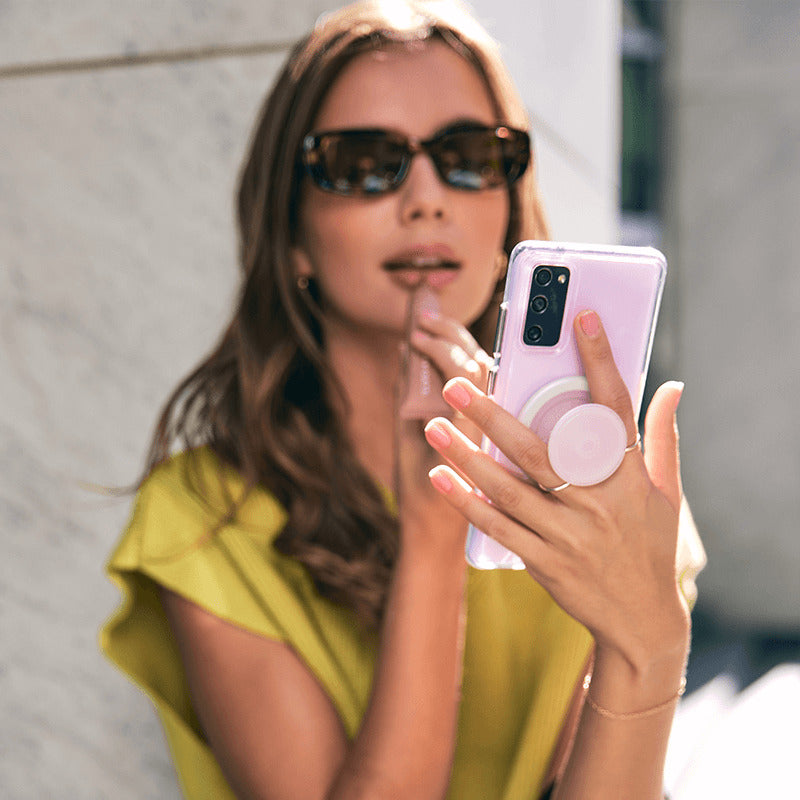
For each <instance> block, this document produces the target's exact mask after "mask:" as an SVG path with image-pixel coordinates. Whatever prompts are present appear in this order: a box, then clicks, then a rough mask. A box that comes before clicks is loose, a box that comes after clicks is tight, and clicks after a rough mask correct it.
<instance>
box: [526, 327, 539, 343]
mask: <svg viewBox="0 0 800 800" xmlns="http://www.w3.org/2000/svg"><path fill="white" fill-rule="evenodd" d="M525 335H526V336H527V338H528V341H529V342H538V341H539V339H541V338H542V329H541V328H540V327H539V326H538V325H531V326H530V327H529V328H528V329H527V330H526V331H525Z"/></svg>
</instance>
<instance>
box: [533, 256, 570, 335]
mask: <svg viewBox="0 0 800 800" xmlns="http://www.w3.org/2000/svg"><path fill="white" fill-rule="evenodd" d="M568 287H569V267H566V266H564V265H562V264H537V265H536V266H535V267H534V270H533V275H532V277H531V283H530V291H529V293H528V309H527V312H526V315H525V325H524V326H523V328H522V341H523V342H524V343H525V344H528V345H532V346H535V347H552V346H553V345H555V344H556V343H557V342H558V340H559V338H560V336H561V323H562V321H563V318H564V309H565V308H566V302H567V289H568Z"/></svg>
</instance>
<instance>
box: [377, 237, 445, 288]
mask: <svg viewBox="0 0 800 800" xmlns="http://www.w3.org/2000/svg"><path fill="white" fill-rule="evenodd" d="M383 268H384V269H385V270H386V271H387V272H388V273H389V275H390V276H391V278H392V280H393V281H395V283H398V284H400V285H401V286H403V287H404V288H408V289H413V288H415V287H417V286H419V285H420V284H421V283H422V282H423V281H427V283H428V285H429V286H430V287H431V288H433V289H439V288H441V287H442V286H445V285H447V284H448V283H450V282H451V281H453V280H455V278H456V275H457V274H458V271H459V269H461V264H460V262H459V261H457V260H456V258H455V256H454V254H453V252H452V251H451V250H450V248H448V247H444V246H439V245H435V246H429V247H419V248H414V249H412V250H408V251H405V252H402V253H398V254H397V255H395V256H392V257H391V258H389V259H387V260H386V261H384V262H383Z"/></svg>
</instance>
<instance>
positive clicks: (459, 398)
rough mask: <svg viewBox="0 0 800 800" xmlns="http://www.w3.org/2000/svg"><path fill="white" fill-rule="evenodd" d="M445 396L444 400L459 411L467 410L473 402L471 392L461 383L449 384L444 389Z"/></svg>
mask: <svg viewBox="0 0 800 800" xmlns="http://www.w3.org/2000/svg"><path fill="white" fill-rule="evenodd" d="M443 394H444V399H445V400H447V402H448V403H450V405H451V406H453V408H457V409H459V410H461V409H463V408H466V407H467V406H468V405H469V404H470V401H471V400H472V398H471V397H470V394H469V392H468V391H467V390H466V389H465V388H464V387H463V386H462V385H461V384H459V383H448V384H447V386H445V387H444V392H443Z"/></svg>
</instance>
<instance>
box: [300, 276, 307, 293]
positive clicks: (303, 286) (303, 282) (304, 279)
mask: <svg viewBox="0 0 800 800" xmlns="http://www.w3.org/2000/svg"><path fill="white" fill-rule="evenodd" d="M297 288H298V289H299V290H300V291H301V292H304V291H305V290H306V289H308V275H298V276H297Z"/></svg>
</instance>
